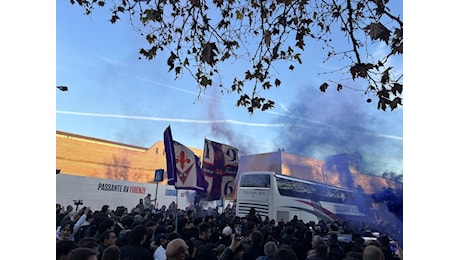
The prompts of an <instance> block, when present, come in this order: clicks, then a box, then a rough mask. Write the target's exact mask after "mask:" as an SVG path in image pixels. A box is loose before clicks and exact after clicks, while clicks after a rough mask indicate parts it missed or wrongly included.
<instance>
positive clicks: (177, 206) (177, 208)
mask: <svg viewBox="0 0 460 260" xmlns="http://www.w3.org/2000/svg"><path fill="white" fill-rule="evenodd" d="M177 191H178V190H177V189H176V209H175V212H176V219H175V221H174V222H175V228H174V230H175V231H176V232H179V231H177V224H178V222H179V221H178V219H177V218H178V217H177V211H178V210H179V200H178V196H177V195H178V192H177Z"/></svg>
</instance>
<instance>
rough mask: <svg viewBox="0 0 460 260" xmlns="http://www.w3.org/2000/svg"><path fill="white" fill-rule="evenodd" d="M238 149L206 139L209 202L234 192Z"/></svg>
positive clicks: (204, 151) (206, 177)
mask: <svg viewBox="0 0 460 260" xmlns="http://www.w3.org/2000/svg"><path fill="white" fill-rule="evenodd" d="M238 162H239V159H238V149H236V148H235V147H232V146H229V145H226V144H221V143H218V142H215V141H211V140H208V139H206V138H205V140H204V149H203V173H204V176H205V179H206V182H207V183H208V188H207V190H206V192H207V198H206V199H207V200H219V199H221V198H224V197H225V196H226V195H228V194H232V193H233V191H234V189H235V188H234V181H235V177H236V173H237V171H238Z"/></svg>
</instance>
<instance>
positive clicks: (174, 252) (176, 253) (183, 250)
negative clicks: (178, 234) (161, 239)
mask: <svg viewBox="0 0 460 260" xmlns="http://www.w3.org/2000/svg"><path fill="white" fill-rule="evenodd" d="M187 249H188V246H187V243H186V242H185V240H183V239H181V238H175V239H173V240H171V241H169V243H168V245H167V246H166V258H167V259H168V260H179V259H180V260H182V259H185V258H186V256H187Z"/></svg>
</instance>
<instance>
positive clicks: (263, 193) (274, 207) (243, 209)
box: [236, 172, 371, 223]
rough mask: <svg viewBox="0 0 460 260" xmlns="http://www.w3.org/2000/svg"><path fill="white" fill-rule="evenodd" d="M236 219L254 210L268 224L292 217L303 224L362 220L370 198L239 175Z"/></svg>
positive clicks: (277, 177)
mask: <svg viewBox="0 0 460 260" xmlns="http://www.w3.org/2000/svg"><path fill="white" fill-rule="evenodd" d="M237 189H238V190H237V198H236V215H237V216H239V217H243V216H246V215H247V214H248V212H249V210H250V209H251V208H254V209H255V210H256V212H257V213H258V214H260V216H261V217H262V220H263V219H265V217H266V216H268V218H269V220H272V219H273V220H275V221H277V222H279V221H284V222H288V221H290V220H291V219H293V217H294V216H295V215H297V217H298V219H299V220H300V219H302V220H303V222H304V223H307V222H309V221H314V222H315V223H318V221H319V220H324V221H326V222H333V221H339V222H342V221H345V220H355V221H356V220H358V221H359V220H363V218H364V217H365V216H366V211H367V210H370V208H371V200H370V197H369V196H367V195H365V194H363V193H360V192H357V191H352V190H347V189H343V188H339V187H334V186H329V185H324V184H321V183H317V182H312V181H307V180H303V179H299V178H295V177H291V176H286V175H282V174H278V173H275V172H243V173H241V175H240V178H239V181H238V186H237Z"/></svg>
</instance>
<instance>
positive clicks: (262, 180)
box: [240, 174, 270, 188]
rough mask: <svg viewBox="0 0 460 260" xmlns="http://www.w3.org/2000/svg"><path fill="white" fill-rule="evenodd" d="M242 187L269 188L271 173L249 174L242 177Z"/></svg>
mask: <svg viewBox="0 0 460 260" xmlns="http://www.w3.org/2000/svg"><path fill="white" fill-rule="evenodd" d="M240 187H257V188H269V187H270V175H268V174H247V175H244V176H242V177H241V181H240Z"/></svg>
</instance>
